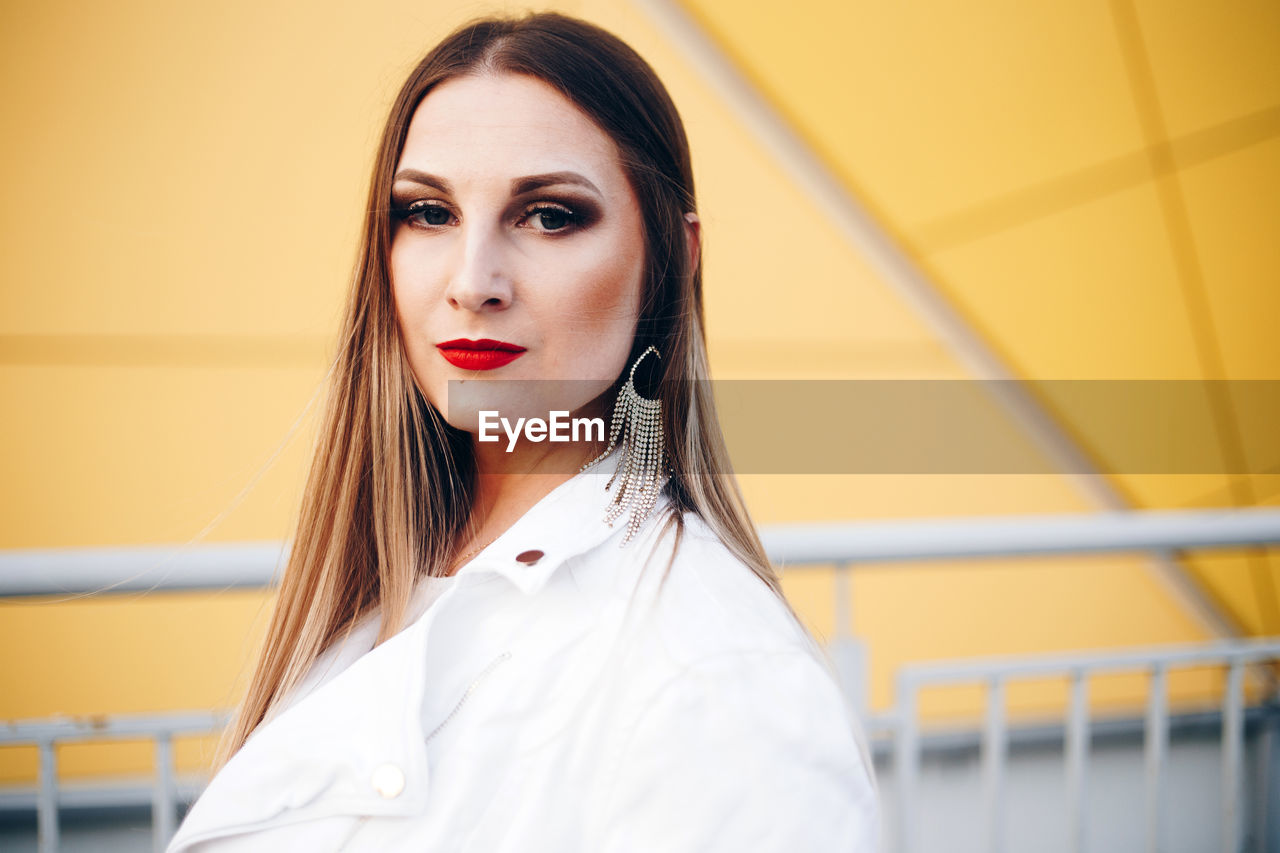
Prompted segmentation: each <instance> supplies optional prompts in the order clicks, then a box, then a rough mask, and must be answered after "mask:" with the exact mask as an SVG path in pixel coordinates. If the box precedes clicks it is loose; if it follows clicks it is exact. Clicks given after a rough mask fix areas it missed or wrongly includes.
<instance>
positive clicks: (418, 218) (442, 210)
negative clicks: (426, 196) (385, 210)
mask: <svg viewBox="0 0 1280 853" xmlns="http://www.w3.org/2000/svg"><path fill="white" fill-rule="evenodd" d="M393 212H394V213H395V215H396V217H397V218H399V219H402V220H404V221H405V222H408V223H410V224H414V225H418V226H419V227H423V226H425V227H427V228H439V227H440V226H442V225H448V224H449V220H450V219H451V218H452V214H450V213H449V208H447V207H445V206H444V205H440V204H429V203H427V202H423V201H415V202H413V203H412V204H409V205H406V206H404V207H399V208H395V209H394V211H393Z"/></svg>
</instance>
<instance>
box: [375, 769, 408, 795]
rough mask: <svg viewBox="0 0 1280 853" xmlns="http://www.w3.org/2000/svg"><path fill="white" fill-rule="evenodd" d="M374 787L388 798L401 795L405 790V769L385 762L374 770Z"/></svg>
mask: <svg viewBox="0 0 1280 853" xmlns="http://www.w3.org/2000/svg"><path fill="white" fill-rule="evenodd" d="M370 781H371V782H373V789H374V790H375V791H377V792H378V793H379V794H381V795H382V796H383V797H385V798H386V799H388V800H391V799H395V798H396V797H398V796H400V792H401V791H403V790H404V771H402V770H401V769H400V768H399V767H396V766H395V765H394V764H383V765H381V766H380V767H378V769H377V770H374V771H373V778H372V779H370Z"/></svg>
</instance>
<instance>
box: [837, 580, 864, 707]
mask: <svg viewBox="0 0 1280 853" xmlns="http://www.w3.org/2000/svg"><path fill="white" fill-rule="evenodd" d="M852 574H853V569H852V567H851V566H850V565H849V564H848V563H837V564H836V567H835V574H834V577H833V581H834V590H833V594H832V600H833V602H834V609H835V613H834V616H835V622H834V625H835V630H834V632H833V636H832V638H831V641H830V642H829V643H828V650H829V651H830V654H831V659H832V661H833V662H834V663H835V666H836V671H837V673H838V674H839V676H840V686H841V687H842V688H843V689H844V692H845V695H846V696H848V697H849V704H850V705H852V706H853V710H854V712H855V713H856V714H857V715H858V719H860V720H862V719H866V717H867V713H868V708H869V706H870V704H871V702H870V686H869V685H868V670H869V667H868V666H867V650H866V646H865V645H864V644H863V642H862V641H861V640H859V639H858V638H857V636H855V635H854V633H853V603H852V601H853V585H852V577H851V576H852Z"/></svg>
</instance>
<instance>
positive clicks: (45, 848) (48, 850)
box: [0, 711, 227, 853]
mask: <svg viewBox="0 0 1280 853" xmlns="http://www.w3.org/2000/svg"><path fill="white" fill-rule="evenodd" d="M226 722H227V715H225V714H220V713H214V712H207V711H199V712H180V713H169V714H164V713H160V714H142V715H118V716H101V717H64V718H57V717H55V718H50V719H44V720H29V721H22V722H11V723H8V724H6V725H5V726H4V727H3V729H0V746H9V747H12V746H35V747H36V748H37V749H38V750H39V776H38V783H37V789H36V797H35V806H36V834H37V839H38V841H37V845H38V847H39V850H40V853H53V852H54V851H56V850H57V849H58V843H59V835H60V833H59V828H58V824H59V821H58V807H59V801H60V800H61V799H62V797H61V791H60V786H59V780H58V757H57V751H56V747H57V746H58V744H63V743H77V742H81V743H83V742H91V741H113V740H150V741H151V742H152V743H153V744H154V745H155V779H154V780H153V784H152V786H151V825H152V848H153V849H154V850H155V851H156V853H163V851H164V849H165V847H166V846H167V845H168V843H169V839H170V838H172V837H173V833H174V831H175V830H176V829H177V826H176V818H177V809H178V802H179V797H180V791H179V786H178V783H177V778H176V773H175V770H174V762H173V739H174V738H175V737H179V736H184V735H202V734H211V733H215V732H217V731H219V730H220V729H221V728H222V727H223V726H224V725H226ZM97 793H99V794H107V795H109V794H112V793H118V791H113V790H112V789H111V788H104V789H98V790H97ZM187 793H190V792H189V791H188V792H187ZM16 799H23V798H22V797H21V796H20V795H19V797H17V798H16Z"/></svg>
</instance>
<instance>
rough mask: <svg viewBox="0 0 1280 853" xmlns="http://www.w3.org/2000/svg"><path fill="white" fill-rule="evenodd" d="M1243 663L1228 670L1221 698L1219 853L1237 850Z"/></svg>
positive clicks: (1242, 726)
mask: <svg viewBox="0 0 1280 853" xmlns="http://www.w3.org/2000/svg"><path fill="white" fill-rule="evenodd" d="M1243 681H1244V663H1243V662H1242V661H1241V660H1239V659H1238V658H1237V659H1235V660H1233V661H1231V666H1230V668H1229V669H1228V670H1227V685H1226V692H1225V694H1224V695H1223V697H1222V850H1223V853H1236V851H1238V850H1239V847H1240V790H1241V786H1240V779H1241V765H1242V761H1241V755H1242V754H1243V752H1244V691H1243V689H1242V687H1243Z"/></svg>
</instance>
